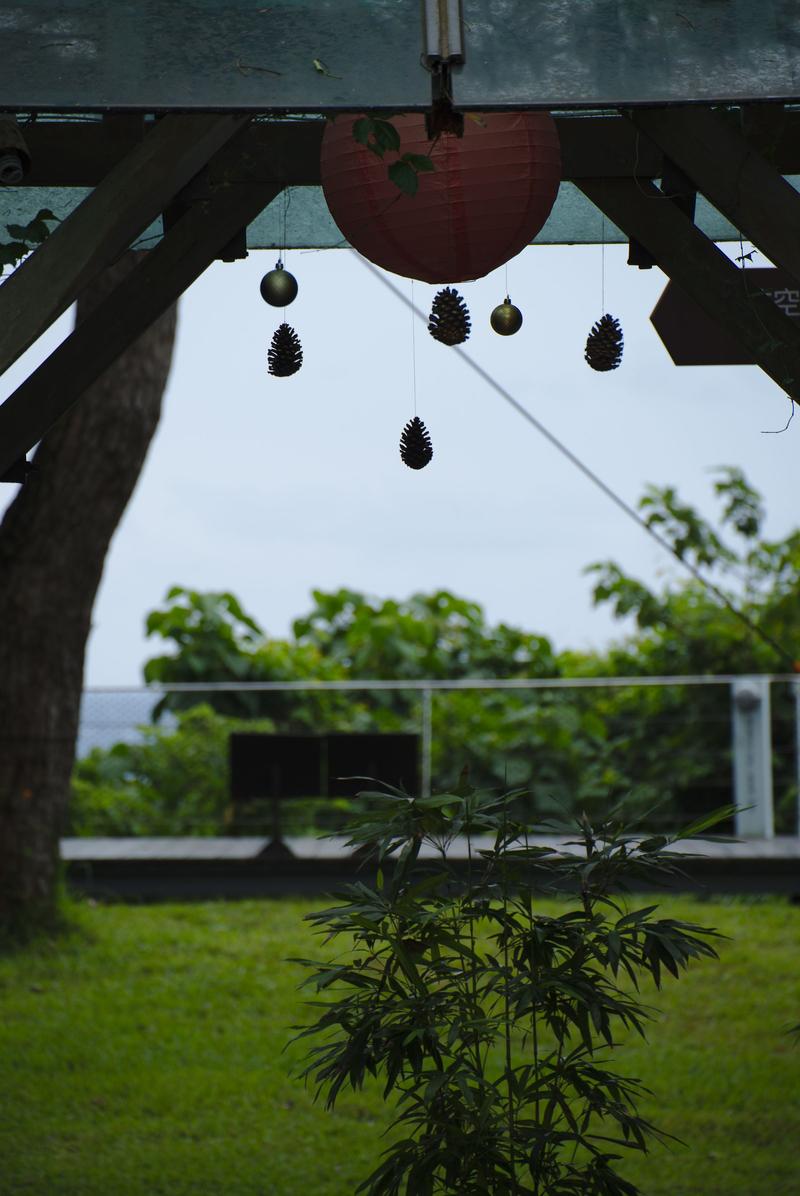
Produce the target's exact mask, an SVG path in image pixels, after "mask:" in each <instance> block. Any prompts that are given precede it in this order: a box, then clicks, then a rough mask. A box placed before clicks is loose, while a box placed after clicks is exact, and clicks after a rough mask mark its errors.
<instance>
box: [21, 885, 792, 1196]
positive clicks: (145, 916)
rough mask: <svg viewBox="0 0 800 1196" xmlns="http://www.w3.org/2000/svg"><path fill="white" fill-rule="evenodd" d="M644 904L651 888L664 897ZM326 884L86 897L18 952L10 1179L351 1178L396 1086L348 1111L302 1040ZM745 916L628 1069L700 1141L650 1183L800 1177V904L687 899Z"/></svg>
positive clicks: (275, 1192)
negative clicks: (47, 937)
mask: <svg viewBox="0 0 800 1196" xmlns="http://www.w3.org/2000/svg"><path fill="white" fill-rule="evenodd" d="M640 904H648V902H647V901H645V900H644V899H642V900H641V902H640ZM310 908H312V906H311V903H309V902H305V901H294V900H281V901H261V902H255V901H253V902H243V903H240V904H239V903H237V904H226V903H210V904H205V905H183V906H181V905H170V906H149V907H124V906H110V907H101V906H94V907H90V906H88V905H82V906H80V907H78V908H77V909H76V911H75V915H74V920H75V923H76V929H75V931H74V933H72V934H71V935H70V936H68V937H67V938H65V939H63V940H61V941H59V942H57V943H53V944H40V945H38V946H36V947H35V948H28V949H26V950H25V951H23V952H21V953H19V954H16V955H13V956H7V957H5V958H2V959H0V1080H1V1081H2V1082H0V1194H1V1196H160V1194H162V1193H163V1194H164V1196H167V1194H168V1196H189V1194H190V1193H191V1196H267V1194H270V1196H349V1194H350V1193H352V1192H353V1191H354V1189H355V1187H356V1186H357V1184H358V1182H359V1181H360V1180H361V1179H363V1178H364V1176H365V1175H366V1174H367V1173H368V1172H369V1170H371V1168H372V1167H373V1166H374V1164H375V1162H376V1160H377V1156H378V1153H379V1151H380V1149H381V1143H380V1133H381V1131H382V1129H383V1128H384V1126H385V1124H386V1123H387V1121H388V1117H387V1113H386V1110H384V1108H383V1106H382V1104H381V1101H380V1099H379V1097H378V1095H377V1094H376V1093H375V1092H374V1091H373V1092H371V1093H365V1094H359V1095H358V1096H351V1095H348V1096H347V1097H345V1098H343V1099H342V1100H341V1103H340V1105H339V1106H337V1110H336V1112H335V1113H332V1114H331V1113H325V1112H324V1110H323V1109H321V1108H320V1107H317V1106H315V1105H314V1104H313V1102H312V1100H311V1097H310V1095H309V1094H308V1093H307V1092H305V1091H304V1089H303V1087H302V1086H301V1085H300V1084H298V1083H297V1082H295V1081H294V1080H292V1079H291V1075H290V1072H291V1070H292V1066H293V1063H294V1064H296V1062H297V1058H298V1053H297V1051H295V1052H294V1054H292V1052H287V1053H282V1050H283V1046H284V1044H285V1042H286V1040H287V1038H288V1037H289V1033H288V1027H289V1026H290V1025H291V1024H292V1023H294V1022H297V1021H299V1020H303V1018H304V1012H303V1009H302V1005H301V998H300V996H299V995H298V993H297V990H296V985H297V983H298V980H299V975H300V974H299V971H298V969H296V968H295V967H293V966H292V965H289V964H286V963H284V962H283V961H284V960H285V959H286V957H287V956H290V955H303V954H309V955H315V954H317V947H316V944H315V943H314V941H313V939H312V938H311V936H310V934H309V932H308V928H307V927H305V926H304V925H303V923H302V915H303V913H304V912H305V911H306V910H308V909H310ZM662 911H663V913H664V916H672V917H683V918H688V919H690V920H692V921H697V922H701V923H703V924H705V925H711V926H716V927H717V928H718V929H720V930H721V931H723V932H724V933H726V934H728V935H730V936H731V939H732V941H731V942H729V943H723V944H722V946H721V956H722V959H721V962H718V963H715V962H713V961H709V962H703V963H701V964H699V965H698V966H697V967H696V968H694V970H693V971H691V972H690V973H689V974H688V975H687V976H685V977H684V978H683V979H682V980H681V981H680V982H674V981H671V980H670V978H669V977H667V980H668V981H669V983H668V985H667V987H666V990H665V992H663V993H662V994H661V995H659V996H657V997H656V999H655V1000H654V1001H653V1003H654V1004H657V1005H658V1006H659V1007H660V1009H661V1011H662V1017H661V1020H660V1022H659V1023H657V1024H655V1025H654V1026H653V1028H652V1031H651V1035H650V1037H651V1045H650V1046H649V1047H642V1046H639V1045H635V1044H631V1045H629V1046H626V1047H625V1048H624V1050H622V1051H621V1052H620V1060H619V1064H620V1070H625V1071H626V1072H627V1073H628V1074H631V1075H638V1076H639V1077H640V1078H641V1079H642V1080H643V1081H644V1082H645V1083H646V1084H647V1085H648V1086H649V1087H651V1088H652V1089H654V1090H655V1093H656V1096H655V1098H654V1099H653V1100H652V1102H651V1104H650V1106H649V1107H647V1108H645V1109H643V1112H644V1113H645V1115H646V1116H649V1117H652V1118H653V1119H654V1120H655V1121H656V1122H657V1123H658V1124H659V1125H661V1126H662V1127H663V1128H664V1129H666V1130H668V1131H670V1132H671V1133H673V1134H676V1135H677V1136H679V1137H680V1138H682V1139H684V1140H685V1141H686V1142H687V1143H688V1144H689V1146H690V1148H691V1149H690V1150H686V1149H682V1148H680V1147H675V1148H674V1149H673V1150H672V1151H668V1150H665V1149H663V1148H660V1147H659V1148H656V1149H655V1150H654V1152H653V1153H652V1154H651V1155H650V1156H648V1157H647V1158H645V1159H643V1160H642V1159H639V1158H637V1157H633V1158H632V1160H631V1162H630V1164H629V1165H628V1166H627V1168H626V1174H627V1175H628V1176H629V1178H631V1179H632V1180H634V1181H635V1182H637V1183H638V1184H639V1185H640V1187H641V1188H642V1191H643V1192H644V1193H646V1194H647V1196H792V1194H793V1193H797V1192H800V1151H798V1148H797V1144H798V1142H800V1047H793V1045H792V1042H791V1040H790V1039H788V1038H787V1037H786V1035H785V1034H784V1033H783V1031H784V1030H785V1029H786V1027H787V1026H788V1025H791V1024H795V1023H797V1022H798V1021H800V950H798V948H799V947H800V907H797V906H790V905H788V904H787V903H785V902H780V901H763V902H752V903H746V902H739V901H733V900H730V901H725V902H724V903H723V902H703V903H700V902H696V901H693V900H689V899H669V900H667V899H665V900H664V901H663V902H662Z"/></svg>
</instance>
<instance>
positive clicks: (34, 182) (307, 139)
mask: <svg viewBox="0 0 800 1196" xmlns="http://www.w3.org/2000/svg"><path fill="white" fill-rule="evenodd" d="M617 123H618V124H619V125H620V126H625V127H627V121H625V120H623V119H622V118H618V121H617ZM23 131H24V133H25V139H26V141H27V144H28V149H29V150H30V153H31V170H30V173H29V174H28V175H27V176H26V177H25V179H24V180H23V182H22V184H21V185H22V186H25V187H95V186H97V184H98V183H99V182H100V180H101V179H102V178H103V177H104V176H105V175H106V174H108V172H109V170H111V169H112V168H113V167H114V166H115V165H116V164H117V163H118V162H120V161H121V160H122V158H124V157H125V155H126V154H129V153H130V152H131V151H132V150H134V149H135V148H136V146H137V145H138V144H139V143H140V142H141V139H142V138H141V134H139V133H138V132H137V129H136V127H135V126H134V125H132V124H130V123H128V122H125V121H124V120H122V119H117V118H112V119H109V120H107V121H105V120H104V121H92V122H85V123H77V122H75V121H72V122H69V121H63V122H61V121H37V122H36V123H35V124H33V125H30V126H25V128H24V130H23ZM324 131H325V121H324V120H286V121H259V122H257V123H254V124H251V125H250V127H249V130H248V134H247V153H248V154H252V155H257V156H258V157H260V159H261V162H262V166H263V168H264V171H265V172H266V173H268V175H269V177H270V178H271V179H272V180H273V181H274V182H281V183H285V184H287V185H292V186H303V185H314V184H318V183H319V149H320V143H321V141H322V134H323V132H324ZM629 136H632V134H630V133H629Z"/></svg>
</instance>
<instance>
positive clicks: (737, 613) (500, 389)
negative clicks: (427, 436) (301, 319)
mask: <svg viewBox="0 0 800 1196" xmlns="http://www.w3.org/2000/svg"><path fill="white" fill-rule="evenodd" d="M357 260H358V261H360V262H361V263H362V265H363V266H364V267H365V268H366V269H367V270H370V271H371V272H372V273H373V274H374V275H375V277H376V278H378V279H380V281H381V282H382V283H383V285H384V286H385V287H388V288H389V290H390V291H391V292H392V293H393V294H394V295H396V296H397V298H398V299H400V301H401V302H402V303H406V304H407V303H408V299H406V297H405V295H404V294H403V292H402V291H400V290H398V289H397V287H396V286H395V285H394V283H392V282H390V281H389V279H388V278H386V277H385V276H384V275H383V274H382V273H381V271H380V270H378V269H376V267H375V266H373V265H372V263H371V262H369V261H367V260H366V259H365V258H361V257H359V258H358V259H357ZM413 314H414V313H413V309H412V315H413ZM420 318H423V317H420ZM455 352H456V353H458V355H459V356H460V357H461V359H462V360H463V361H464V362H465V363H466V365H468V366H469V368H470V369H471V370H473V371H474V372H475V373H476V374H478V376H479V377H480V378H482V380H483V381H484V382H485V383H486V384H487V386H490V387H491V388H492V390H494V391H495V393H496V394H498V395H499V396H500V398H501V399H505V401H506V402H507V403H508V404H509V406H511V407H513V408H514V410H515V411H516V412H517V413H518V415H521V416H522V418H523V419H524V420H526V421H527V422H528V423H529V424H530V425H531V426H532V427H533V428H535V429H536V431H537V432H539V434H540V435H541V436H544V438H545V440H547V441H548V442H549V443H550V444H551V445H552V446H553V448H555V449H557V450H558V452H559V453H561V454H562V456H564V457H566V459H567V460H568V461H569V462H570V463H571V464H572V465H574V466H575V468H576V469H578V470H579V471H580V472H581V473H582V474H583V475H584V477H585V478H588V480H589V481H590V482H592V484H593V485H595V486H597V488H598V489H599V490H602V492H603V494H605V496H606V497H607V498H609V499H610V500H611V501H612V502H613V503H614V504H615V505H616V506H617V507H619V509H620V510H621V511H623V512H624V514H625V515H627V516H628V518H629V519H632V520H633V521H634V523H636V524H638V526H639V527H640V528H641V529H642V531H644V532H646V533H647V535H648V536H650V538H651V539H653V540H655V542H656V543H657V544H659V545H660V546H661V547H662V548H664V549H665V550H666V551H667V552H668V553H669V554H670V556H673V557H674V558H675V560H676V561H677V562H678V564H679V565H681V566H682V568H684V569H686V570H687V571H688V572H689V573H691V575H692V577H693V578H694V579H695V581H698V582H700V584H701V585H702V586H703V587H704V588H705V589H706V590H708V591H709V593H712V594H714V595H715V596H716V597H717V598H718V599H719V600H720V602H722V603H723V605H724V606H725V607H726V608H727V609H728V610H729V611H730V612H731V614H732V615H733V616H734V617H735V618H736V619H738V620H739V622H740V623H741V624H742V625H743V626H744V627H746V628H747V630H748V631H749V632H750V633H751V634H752V635H754V636H756V637H757V638H758V639H760V640H761V641H762V642H763V643H765V644H767V645H768V646H769V647H770V648H771V649H772V650H773V651H774V652H775V653H776V654H777V656H778V658H779V659H780V660H782V661H783V662H784V664H786V665H788V671H789V672H794V671H795V658H794V657H793V656H792V654H791V653H790V652H788V651H787V650H786V649H785V648H784V647H783V645H782V644H780V643H778V641H777V640H775V639H773V638H772V636H771V635H769V633H768V632H766V631H764V630H763V629H762V628H761V627H759V626H758V625H757V624H756V623H754V622H753V621H752V619H750V618H749V617H748V616H747V615H746V614H745V613H744V611H741V610H739V608H738V607H736V606H734V604H733V602H732V601H731V599H730V598H729V597H728V596H727V594H726V593H725V592H724V591H723V590H721V589H720V588H719V586H717V585H716V584H715V583H714V582H713V581H711V580H709V578H707V577H705V576H704V574H702V573H701V572H700V570H699V569H697V568H696V567H695V566H694V565H693V564H692V563H691V562H690V561H687V560H686V559H685V558H684V557H682V556H680V555H679V554H678V553H677V552H676V551H675V549H674V548H673V546H672V545H671V544H670V542H669V540H667V539H666V538H665V537H664V536H662V535H660V534H659V533H658V532H657V531H656V530H655V528H653V527H651V526H650V524H649V523H648V522H647V520H646V519H643V518H642V516H641V515H640V514H639V512H638V511H637V510H636V509H635V508H634V507H632V506H631V505H630V503H628V502H626V501H625V499H624V498H622V497H621V496H620V495H619V494H617V493H616V491H615V490H612V489H611V487H610V486H609V485H608V483H607V482H604V481H603V479H602V478H601V477H600V476H599V475H598V474H596V473H595V472H594V470H593V469H591V468H590V467H589V466H588V465H586V464H585V463H584V462H583V461H582V460H581V459H580V457H578V456H576V454H575V453H573V452H572V450H571V449H569V448H567V446H566V445H565V444H564V443H563V441H561V440H559V439H558V437H557V436H556V435H554V433H553V432H551V431H550V430H549V428H546V427H545V426H544V424H543V423H541V422H540V421H539V420H538V419H537V418H536V416H535V415H532V414H531V412H530V411H528V409H527V407H523V405H522V403H520V402H519V400H518V399H515V398H514V396H513V395H512V394H511V392H510V391H508V390H506V389H505V387H504V386H501V385H500V383H499V382H498V381H497V379H496V378H493V377H492V375H491V374H489V373H488V372H487V371H486V370H485V369H483V367H482V366H480V365H478V363H477V361H475V359H474V358H473V357H468V356H467V354H466V353H465V352H464V350H463V349H461V348H460V347H459V346H455Z"/></svg>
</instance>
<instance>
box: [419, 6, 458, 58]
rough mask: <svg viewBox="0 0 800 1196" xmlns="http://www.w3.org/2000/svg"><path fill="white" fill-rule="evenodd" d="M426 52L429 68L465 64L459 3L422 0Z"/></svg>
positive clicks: (424, 55)
mask: <svg viewBox="0 0 800 1196" xmlns="http://www.w3.org/2000/svg"><path fill="white" fill-rule="evenodd" d="M423 16H424V38H425V49H424V52H423V58H424V59H425V62H426V64H427V65H428V66H430V67H433V66H436V65H437V64H443V63H447V64H453V63H462V62H463V61H464V21H463V17H462V13H461V0H423Z"/></svg>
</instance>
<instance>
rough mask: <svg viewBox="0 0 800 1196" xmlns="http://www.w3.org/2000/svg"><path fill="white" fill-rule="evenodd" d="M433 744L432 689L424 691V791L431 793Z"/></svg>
mask: <svg viewBox="0 0 800 1196" xmlns="http://www.w3.org/2000/svg"><path fill="white" fill-rule="evenodd" d="M432 746H433V695H432V692H431V690H429V689H423V691H422V777H421V780H422V793H421V794H420V797H430V795H431V750H432Z"/></svg>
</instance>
